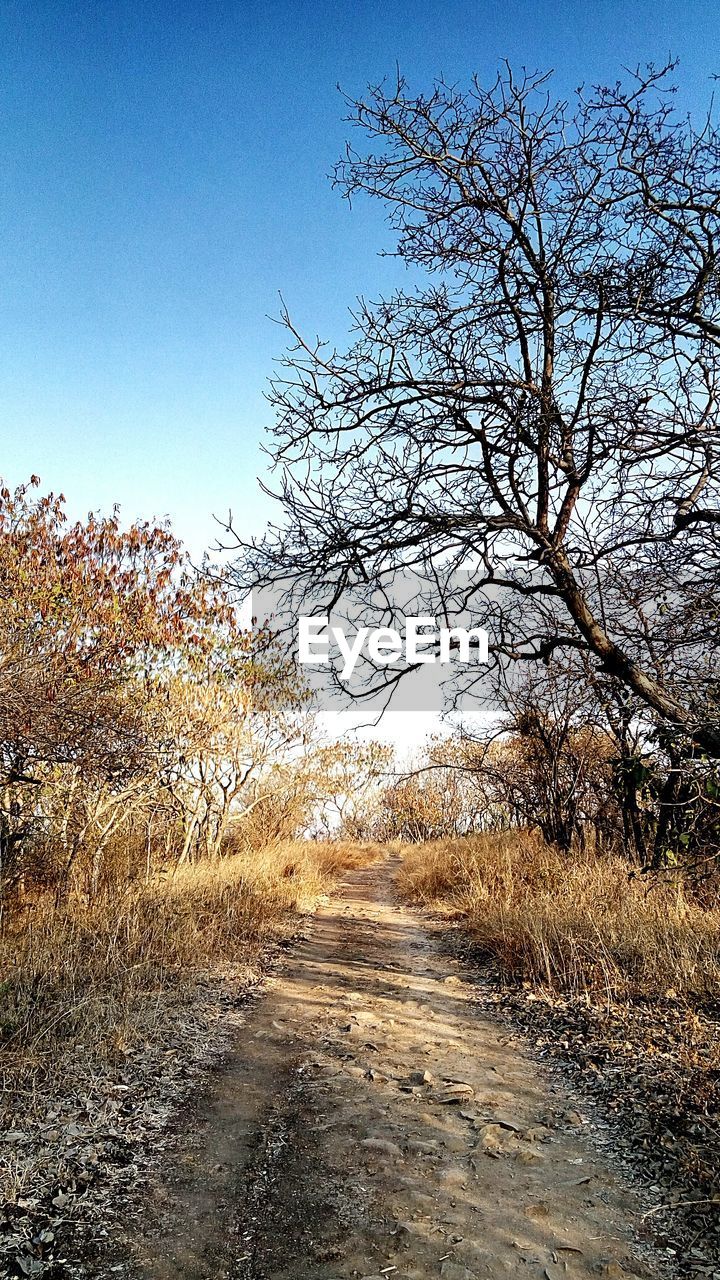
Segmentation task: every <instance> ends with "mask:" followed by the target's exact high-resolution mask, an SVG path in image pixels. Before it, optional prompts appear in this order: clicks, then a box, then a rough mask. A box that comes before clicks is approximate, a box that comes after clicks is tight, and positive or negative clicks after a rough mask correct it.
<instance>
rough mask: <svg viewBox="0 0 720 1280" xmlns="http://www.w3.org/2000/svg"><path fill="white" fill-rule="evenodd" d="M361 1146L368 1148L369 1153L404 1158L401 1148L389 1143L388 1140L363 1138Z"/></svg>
mask: <svg viewBox="0 0 720 1280" xmlns="http://www.w3.org/2000/svg"><path fill="white" fill-rule="evenodd" d="M360 1146H361V1147H365V1148H367V1150H368V1151H378V1152H381V1153H382V1154H383V1155H386V1156H394V1157H402V1151H401V1150H400V1148H399V1147H398V1146H397V1145H396V1144H395V1143H394V1142H389V1141H388V1139H387V1138H363V1140H362V1142H361V1143H360Z"/></svg>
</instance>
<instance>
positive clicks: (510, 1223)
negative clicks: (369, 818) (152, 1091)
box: [96, 860, 670, 1280]
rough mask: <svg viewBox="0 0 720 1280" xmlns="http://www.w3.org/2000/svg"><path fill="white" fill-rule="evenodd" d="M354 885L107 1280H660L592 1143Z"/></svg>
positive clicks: (645, 1240)
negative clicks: (600, 1279) (534, 1279)
mask: <svg viewBox="0 0 720 1280" xmlns="http://www.w3.org/2000/svg"><path fill="white" fill-rule="evenodd" d="M392 878H393V863H392V861H391V860H390V861H386V862H384V863H381V864H376V865H374V866H371V867H368V868H364V869H362V870H360V871H357V872H353V873H352V874H351V875H350V876H349V877H348V878H347V880H346V881H345V882H344V884H343V886H342V888H341V889H340V890H339V891H338V893H337V894H336V895H335V896H334V897H333V898H332V899H331V900H330V901H329V902H328V903H327V904H326V905H325V906H323V907H322V908H321V909H320V910H319V912H318V914H317V917H316V920H315V924H314V927H313V929H312V930H311V933H310V936H309V937H308V938H306V939H304V940H302V941H300V942H299V943H298V944H297V945H296V946H295V948H294V949H293V950H292V952H291V953H289V954H288V955H287V957H286V958H285V959H284V961H283V963H282V966H281V967H280V968H279V969H278V970H276V971H275V974H274V976H273V977H272V978H271V979H270V980H269V981H268V983H267V984H266V993H265V996H264V998H263V999H262V1000H260V1001H258V1002H256V1003H254V1004H252V1005H251V1006H250V1007H249V1008H248V1011H247V1015H246V1020H245V1024H244V1026H243V1027H242V1028H241V1029H240V1030H239V1032H238V1035H237V1041H236V1044H235V1045H234V1048H233V1050H232V1051H231V1053H230V1054H229V1055H228V1056H227V1057H226V1059H225V1061H224V1062H223V1064H222V1067H221V1069H219V1070H218V1071H216V1072H215V1073H214V1075H213V1077H212V1078H211V1080H210V1082H209V1085H208V1088H207V1091H206V1093H205V1094H204V1096H203V1097H202V1098H201V1099H200V1100H199V1101H198V1103H197V1106H196V1107H195V1108H193V1109H192V1112H191V1113H188V1115H187V1116H186V1118H185V1121H186V1122H185V1125H184V1129H183V1133H182V1135H181V1137H180V1138H179V1140H178V1141H177V1142H176V1149H175V1152H174V1154H173V1156H172V1158H171V1159H170V1161H169V1162H168V1161H167V1160H165V1161H163V1163H162V1166H161V1167H160V1168H159V1169H158V1170H157V1171H156V1173H155V1174H154V1175H153V1176H152V1178H151V1181H150V1185H149V1187H146V1188H144V1190H143V1204H142V1208H141V1211H140V1212H139V1216H138V1218H137V1219H136V1221H135V1223H134V1224H131V1223H126V1226H125V1229H124V1234H123V1235H122V1236H121V1237H119V1238H118V1239H116V1241H115V1248H114V1250H113V1256H112V1258H111V1259H110V1260H108V1261H107V1262H106V1263H105V1264H104V1265H103V1266H101V1267H100V1268H99V1269H98V1270H97V1271H96V1275H97V1276H98V1277H103V1278H105V1277H107V1280H110V1278H111V1277H118V1276H123V1275H124V1276H128V1277H133V1280H171V1278H172V1280H201V1278H202V1280H205V1278H206V1277H226V1278H227V1280H349V1277H365V1278H366V1280H367V1278H369V1277H371V1278H372V1280H376V1278H377V1277H381V1276H384V1277H389V1278H390V1280H396V1278H397V1280H399V1278H401V1277H403V1278H405V1280H424V1278H425V1277H440V1278H441V1280H491V1278H492V1280H499V1278H500V1277H505V1276H507V1277H523V1278H524V1280H525V1278H527V1280H530V1278H532V1277H537V1278H538V1280H554V1277H556V1276H557V1277H563V1278H566V1280H585V1278H586V1277H587V1278H589V1277H598V1276H606V1277H616V1278H622V1277H626V1278H628V1277H630V1278H631V1277H633V1276H635V1277H649V1276H658V1275H664V1274H668V1267H669V1265H670V1263H669V1261H668V1259H667V1258H666V1257H664V1256H663V1254H662V1251H658V1252H656V1251H655V1250H654V1249H653V1246H652V1239H651V1231H652V1222H653V1218H652V1213H651V1202H650V1201H648V1200H647V1199H646V1198H645V1193H644V1192H643V1189H642V1187H640V1186H638V1185H637V1184H635V1185H634V1184H633V1180H632V1178H631V1176H630V1174H629V1172H628V1170H627V1168H626V1167H625V1166H624V1165H623V1164H622V1163H621V1162H620V1161H618V1160H616V1159H615V1158H614V1157H613V1153H612V1150H611V1149H609V1148H608V1147H603V1142H602V1138H603V1135H602V1132H601V1131H600V1130H601V1129H602V1126H601V1125H598V1123H597V1122H593V1121H592V1120H591V1119H589V1118H588V1116H587V1115H584V1114H583V1112H582V1109H581V1104H578V1101H577V1098H576V1097H575V1096H574V1095H573V1094H572V1092H571V1090H570V1087H569V1086H568V1085H567V1084H565V1083H564V1082H562V1081H561V1080H558V1079H557V1078H556V1077H553V1076H552V1075H550V1074H548V1073H546V1072H545V1071H544V1069H543V1068H542V1067H541V1066H539V1065H538V1063H537V1062H536V1061H534V1060H533V1057H532V1055H531V1053H530V1051H529V1049H528V1048H527V1042H526V1041H524V1040H523V1038H522V1037H521V1036H520V1035H517V1034H514V1033H513V1032H512V1030H510V1029H509V1028H508V1027H507V1026H504V1025H503V1024H502V1023H501V1022H500V1021H498V1020H494V1019H492V1017H488V1016H486V1015H485V1014H484V1013H483V1012H482V1011H481V1010H480V1007H479V1005H478V1002H477V1000H476V994H477V987H476V983H477V981H478V977H477V974H474V973H473V971H472V969H463V966H462V961H461V960H459V959H454V958H453V957H451V956H448V955H447V954H446V951H445V950H444V949H443V947H442V940H441V937H440V936H439V934H437V933H436V932H435V929H434V927H433V925H432V923H430V922H421V921H420V919H419V917H417V916H416V915H413V913H412V912H411V911H409V910H407V909H405V908H404V907H402V906H399V905H398V904H397V903H396V902H395V900H394V898H393V894H392Z"/></svg>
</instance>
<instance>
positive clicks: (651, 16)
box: [0, 0, 720, 553]
mask: <svg viewBox="0 0 720 1280" xmlns="http://www.w3.org/2000/svg"><path fill="white" fill-rule="evenodd" d="M719 14H720V10H718V7H717V4H716V3H711V0H685V2H684V3H683V4H682V5H678V4H677V3H669V2H668V0H574V3H565V2H561V0H544V2H541V0H506V3H498V2H497V0H494V2H493V3H489V2H488V0H442V2H441V0H435V2H431V0H334V2H332V3H331V2H330V0H306V2H305V3H301V0H275V2H274V3H272V2H269V0H267V2H266V3H257V2H256V0H236V2H235V3H230V2H229V0H227V2H223V0H199V2H197V3H195V2H194V0H193V2H190V0H174V2H173V3H169V2H167V3H164V2H161V0H145V2H144V3H142V2H141V0H128V2H125V0H92V2H88V3H79V4H73V3H65V2H64V0H50V2H45V0H32V2H26V0H0V61H1V62H2V75H1V76H0V93H1V94H2V110H1V111H0V131H1V134H2V137H1V139H0V220H1V231H2V234H1V235H0V254H1V257H2V262H1V264H0V281H1V284H0V433H1V434H2V454H1V455H0V474H2V475H3V476H4V478H5V480H6V481H8V482H9V483H11V484H15V483H17V482H19V481H21V480H23V479H25V478H27V477H28V476H29V475H30V473H31V472H37V473H39V474H40V475H41V477H42V480H43V485H44V487H45V488H53V489H55V490H56V491H57V490H62V491H64V492H65V493H66V495H67V497H68V500H69V503H70V506H71V509H72V511H73V513H82V512H84V511H86V510H88V509H89V508H91V507H92V508H97V507H101V508H108V507H109V506H110V505H111V504H112V503H113V502H116V501H117V502H120V503H121V505H122V509H123V512H124V514H125V516H126V517H127V519H128V520H129V519H131V518H134V517H135V516H137V515H145V516H148V517H149V516H154V515H163V514H169V515H170V516H171V517H172V518H173V520H174V522H175V525H176V527H177V530H178V532H179V533H180V535H181V536H182V537H183V538H185V539H186V540H187V541H188V542H189V544H190V545H191V547H192V549H193V551H194V552H195V553H198V552H199V551H200V550H201V549H202V548H203V547H204V546H205V545H207V544H208V543H209V542H210V541H211V540H212V538H213V536H214V532H213V530H214V525H213V521H212V514H213V513H217V514H222V513H223V512H225V511H226V510H227V509H228V507H232V508H233V510H234V511H235V512H236V513H237V517H238V522H239V524H240V526H241V528H242V529H243V531H244V532H245V533H251V532H253V531H257V530H259V529H260V528H261V527H262V525H263V523H264V520H265V518H266V517H267V514H268V504H267V502H266V501H265V500H264V499H262V497H261V495H260V494H259V491H258V486H257V482H256V476H257V474H258V471H259V470H261V469H262V467H263V461H262V459H261V457H260V455H259V451H258V442H259V440H260V438H261V435H262V428H263V425H264V423H266V422H267V420H268V416H269V412H270V411H269V409H268V407H267V405H266V404H265V402H264V400H263V390H264V388H265V384H266V379H267V377H268V375H269V374H270V372H271V368H272V361H273V358H274V357H276V356H278V355H279V354H280V352H281V351H282V347H283V335H282V332H281V330H280V329H279V328H278V327H277V326H276V325H275V324H274V323H273V322H272V321H271V320H270V319H268V318H267V317H268V316H269V315H274V314H277V311H278V293H279V292H280V291H282V293H283V295H284V297H285V299H286V301H287V303H288V305H289V307H290V309H291V311H292V312H293V314H294V315H295V316H296V317H297V318H298V320H299V321H300V322H301V324H302V325H303V326H304V327H305V328H306V329H307V330H308V332H310V333H316V332H319V333H320V334H321V335H322V336H324V337H334V338H336V339H339V340H341V339H342V336H343V334H344V332H345V328H346V307H347V306H348V305H349V304H350V303H351V302H352V300H353V298H354V296H355V295H356V294H357V293H359V292H363V293H365V294H366V295H368V296H372V295H373V294H374V293H376V292H378V291H379V290H380V289H382V288H388V287H389V286H390V285H391V284H392V283H393V281H394V280H396V279H397V278H398V273H399V267H398V264H397V263H394V262H392V261H388V260H382V259H380V258H379V257H378V251H379V249H380V248H381V247H382V246H386V247H387V246H389V244H390V241H389V238H388V235H387V233H386V230H385V228H384V225H383V220H382V211H381V210H380V209H379V208H374V207H372V206H369V205H365V204H362V203H361V204H359V205H356V206H355V207H354V208H353V209H352V210H350V209H349V208H348V207H347V205H346V204H345V203H344V202H343V201H342V199H341V198H340V196H339V194H338V193H334V192H333V191H332V190H331V189H330V185H329V183H328V181H327V174H328V172H329V170H330V169H331V167H332V164H333V162H334V161H335V159H336V158H337V157H338V155H339V153H340V151H341V149H342V145H343V141H344V139H345V138H346V136H347V132H348V128H347V126H346V125H345V124H344V123H343V120H342V116H343V104H342V101H341V99H340V96H339V94H338V92H337V89H336V84H337V82H338V81H340V83H341V84H342V86H343V87H344V88H345V89H346V90H348V91H349V92H361V91H362V89H363V87H364V85H365V84H366V83H367V82H368V81H376V80H378V79H380V78H382V77H383V76H384V75H385V74H392V72H393V69H394V67H395V64H396V62H397V63H399V65H400V68H401V70H402V72H403V73H404V74H405V76H406V77H407V79H408V80H409V82H410V85H411V86H417V87H418V88H425V87H427V86H428V84H429V83H430V81H431V80H432V78H433V77H434V76H436V75H438V74H443V75H444V76H445V77H446V78H449V79H453V80H458V81H460V82H462V81H464V80H467V79H468V78H469V76H470V75H471V74H472V73H473V72H475V71H476V72H478V73H479V74H480V75H481V76H482V77H490V76H492V75H493V74H494V72H495V70H496V68H497V64H498V62H499V61H500V60H501V59H502V58H504V57H508V58H509V59H510V60H511V61H512V62H513V63H514V64H515V65H517V66H519V65H522V64H523V63H524V64H526V65H528V66H530V67H532V68H535V67H538V68H541V69H545V68H548V67H554V68H555V69H556V71H557V85H558V89H559V91H568V90H570V89H572V88H573V87H574V86H575V85H577V84H578V83H579V82H580V81H581V80H584V81H590V82H593V81H597V80H609V79H615V78H616V77H617V75H618V74H619V72H620V70H621V68H622V66H623V64H624V65H631V64H636V63H637V62H638V61H642V62H645V61H647V60H654V61H656V62H661V61H664V60H665V59H666V57H667V56H668V55H669V54H671V55H673V56H677V57H679V58H680V59H681V68H680V72H679V79H680V83H681V86H682V102H683V105H686V106H688V107H689V108H691V109H692V108H697V107H698V106H699V105H700V104H702V103H704V102H705V101H706V99H707V97H708V96H709V94H710V92H711V89H712V84H711V82H710V76H711V75H712V73H713V72H715V71H719V72H720V56H718V54H719V52H720V41H719V40H718V35H719V33H720V17H719V16H718V15H719Z"/></svg>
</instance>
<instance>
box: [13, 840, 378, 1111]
mask: <svg viewBox="0 0 720 1280" xmlns="http://www.w3.org/2000/svg"><path fill="white" fill-rule="evenodd" d="M373 856H374V855H373V850H372V848H371V847H369V846H357V845H354V846H349V845H342V844H328V845H319V844H318V845H315V844H306V843H301V842H297V843H292V844H281V845H279V846H276V847H273V848H270V849H267V850H262V851H259V852H254V853H252V854H245V855H237V856H234V857H229V858H224V859H222V860H221V861H219V862H218V863H216V864H211V865H208V864H206V865H201V866H198V867H189V868H184V869H182V870H181V871H180V873H179V874H178V875H177V876H176V877H175V878H174V879H173V878H171V877H165V878H162V879H157V880H155V881H154V882H152V883H150V884H148V885H144V884H137V883H136V884H132V885H126V886H125V887H124V888H122V889H118V890H117V892H116V893H115V894H114V895H113V896H112V897H111V898H107V899H105V900H102V901H98V902H97V903H95V904H93V905H91V906H89V907H88V906H87V904H85V903H84V902H82V901H81V900H79V899H71V900H70V901H69V902H68V903H67V904H66V905H65V906H63V907H62V908H61V909H59V910H58V909H57V908H56V907H55V904H54V902H53V900H52V897H51V895H48V896H47V897H45V898H43V897H40V898H37V899H36V900H34V901H32V902H31V903H29V904H28V905H27V906H26V907H25V909H24V910H23V912H22V915H21V917H20V918H19V919H18V918H16V919H15V920H14V922H11V924H10V925H7V926H6V928H5V931H4V933H3V936H2V937H1V938H0V975H1V976H0V1069H1V1070H2V1076H3V1078H4V1085H5V1088H6V1089H7V1085H8V1081H10V1082H11V1083H12V1084H13V1085H14V1087H16V1088H17V1087H18V1085H19V1084H20V1082H22V1083H23V1084H24V1085H25V1087H26V1088H27V1086H28V1083H29V1082H30V1083H31V1084H32V1083H35V1082H37V1080H38V1079H41V1078H43V1077H45V1076H47V1074H48V1072H51V1071H53V1070H55V1071H56V1070H57V1068H58V1067H59V1066H61V1064H62V1057H63V1054H64V1053H65V1052H66V1051H67V1050H68V1049H72V1048H77V1047H78V1046H80V1048H81V1050H82V1053H83V1055H84V1056H85V1057H86V1059H87V1060H90V1061H95V1062H98V1063H101V1062H102V1061H103V1060H104V1059H108V1058H110V1059H111V1058H112V1057H113V1055H114V1054H115V1053H117V1052H124V1050H125V1049H126V1047H127V1046H128V1045H129V1044H131V1043H132V1042H133V1039H134V1038H137V1036H138V1035H140V1034H142V1035H147V1032H148V1024H149V1017H150V1015H152V1016H154V1017H158V1016H161V1013H162V1006H163V1004H164V1003H166V1002H168V1001H171V1002H172V1001H174V1002H175V1003H177V1001H178V999H180V1000H188V999H191V998H192V992H193V989H194V987H195V986H196V984H197V982H198V980H199V979H203V978H205V977H206V976H207V974H208V972H213V971H217V970H225V971H227V968H228V966H238V965H245V966H253V965H254V966H255V967H256V968H257V966H258V962H259V960H260V958H261V956H262V953H263V951H264V949H265V948H266V947H267V945H268V943H269V942H271V941H272V940H273V939H277V938H278V937H279V936H282V935H283V933H285V934H286V933H287V932H288V931H289V929H291V927H292V922H293V920H294V919H295V918H296V913H297V912H300V911H306V910H308V909H311V908H312V906H313V905H314V903H315V902H316V901H317V899H318V897H319V896H320V895H321V894H323V893H325V892H327V890H328V889H329V888H330V887H331V886H332V884H333V882H334V881H335V880H336V879H337V877H338V876H339V875H341V874H342V872H343V871H345V870H346V869H348V868H350V867H353V866H357V865H360V864H361V863H363V862H367V861H369V860H371V859H372V857H373Z"/></svg>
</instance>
